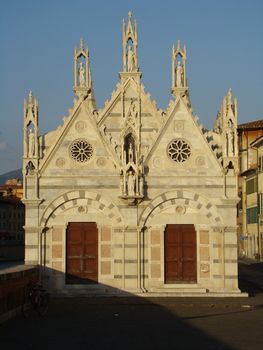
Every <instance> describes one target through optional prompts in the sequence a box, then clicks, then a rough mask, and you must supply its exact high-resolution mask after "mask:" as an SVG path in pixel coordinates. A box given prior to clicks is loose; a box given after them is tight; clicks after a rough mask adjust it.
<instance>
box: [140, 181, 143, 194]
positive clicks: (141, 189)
mask: <svg viewBox="0 0 263 350" xmlns="http://www.w3.org/2000/svg"><path fill="white" fill-rule="evenodd" d="M143 187H144V186H143V178H142V177H140V195H141V196H143Z"/></svg>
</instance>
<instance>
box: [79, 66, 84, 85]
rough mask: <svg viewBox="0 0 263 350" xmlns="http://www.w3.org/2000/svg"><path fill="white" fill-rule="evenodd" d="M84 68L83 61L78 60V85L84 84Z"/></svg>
mask: <svg viewBox="0 0 263 350" xmlns="http://www.w3.org/2000/svg"><path fill="white" fill-rule="evenodd" d="M84 74H85V69H84V66H83V63H82V62H80V65H79V85H80V86H85V76H84Z"/></svg>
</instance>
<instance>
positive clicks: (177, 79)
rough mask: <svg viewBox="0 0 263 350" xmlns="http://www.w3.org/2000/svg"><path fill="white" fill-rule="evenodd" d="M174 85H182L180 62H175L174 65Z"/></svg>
mask: <svg viewBox="0 0 263 350" xmlns="http://www.w3.org/2000/svg"><path fill="white" fill-rule="evenodd" d="M176 86H177V87H181V86H183V67H182V66H181V62H180V61H179V62H178V63H177V67H176Z"/></svg>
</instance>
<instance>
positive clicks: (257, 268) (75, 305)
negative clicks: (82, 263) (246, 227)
mask: <svg viewBox="0 0 263 350" xmlns="http://www.w3.org/2000/svg"><path fill="white" fill-rule="evenodd" d="M239 274H240V287H241V289H242V291H247V292H249V293H251V295H252V296H251V297H249V298H243V297H242V298H206V297H202V298H151V299H148V298H135V297H133V298H124V297H120V298H117V297H116V298H71V299H65V298H60V299H53V300H51V303H50V306H49V310H48V313H47V315H45V316H44V317H39V316H38V315H37V314H33V315H32V317H30V318H29V319H23V318H22V316H19V317H17V318H15V319H13V320H9V321H7V322H6V323H4V324H3V325H1V326H0V344H1V348H3V349H21V350H22V349H40V350H41V349H45V350H47V349H49V350H51V349H55V348H56V349H74V348H77V347H78V348H79V349H89V350H93V349H133V350H135V349H136V350H137V349H139V350H140V349H142V350H143V349H160V350H162V349H168V348H169V349H176V350H181V349H202V350H203V349H211V350H212V349H213V350H214V349H220V350H225V349H226V350H232V349H238V350H243V349H244V350H253V349H257V350H259V349H262V348H263V264H262V263H258V262H255V261H251V260H248V259H242V261H241V262H240V265H239Z"/></svg>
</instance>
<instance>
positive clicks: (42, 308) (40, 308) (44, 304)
mask: <svg viewBox="0 0 263 350" xmlns="http://www.w3.org/2000/svg"><path fill="white" fill-rule="evenodd" d="M48 302H49V295H48V293H41V294H40V296H39V300H38V305H37V312H38V314H39V315H40V316H44V315H45V314H46V312H47V308H48Z"/></svg>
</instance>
